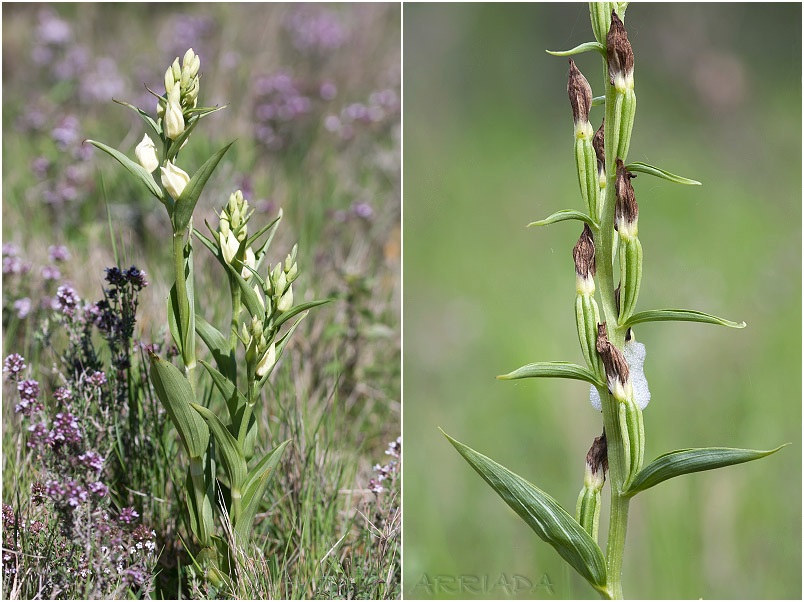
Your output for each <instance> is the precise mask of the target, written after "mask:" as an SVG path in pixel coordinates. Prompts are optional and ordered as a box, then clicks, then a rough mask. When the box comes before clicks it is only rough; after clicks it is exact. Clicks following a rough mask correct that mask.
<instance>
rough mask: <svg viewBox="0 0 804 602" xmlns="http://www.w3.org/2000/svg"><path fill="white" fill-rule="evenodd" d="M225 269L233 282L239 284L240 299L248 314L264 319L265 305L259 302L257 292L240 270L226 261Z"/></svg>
mask: <svg viewBox="0 0 804 602" xmlns="http://www.w3.org/2000/svg"><path fill="white" fill-rule="evenodd" d="M226 269H227V270H229V273H230V274H231V275H232V277H233V278H234V279H235V282H237V284H238V285H240V300H241V301H242V302H243V305H244V306H245V308H246V311H248V313H249V315H250V316H252V317H254V316H257V317H258V318H259V319H260V320H265V307H263V305H262V303H260V298H259V297H258V296H257V293H255V292H254V289H253V288H252V287H251V286H249V283H248V282H246V281H245V280H244V279H243V277H242V276H241V275H240V272H239V271H238V270H236V269H235V268H233V267H232V266H231V265H229V264H228V263H227V264H226Z"/></svg>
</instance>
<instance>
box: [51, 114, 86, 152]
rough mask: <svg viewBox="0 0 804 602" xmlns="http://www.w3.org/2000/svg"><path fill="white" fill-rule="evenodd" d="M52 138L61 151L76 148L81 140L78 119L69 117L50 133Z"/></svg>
mask: <svg viewBox="0 0 804 602" xmlns="http://www.w3.org/2000/svg"><path fill="white" fill-rule="evenodd" d="M50 137H51V138H52V139H53V141H54V142H55V143H56V145H57V146H58V147H59V148H60V149H61V150H65V149H67V148H69V147H71V146H74V145H75V144H76V143H77V142H78V141H79V140H80V139H81V134H80V130H79V123H78V119H77V118H76V117H75V116H74V115H67V116H66V117H64V118H63V119H62V120H61V121H59V123H58V124H57V125H56V127H54V128H53V129H52V130H51V131H50Z"/></svg>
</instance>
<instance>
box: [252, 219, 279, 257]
mask: <svg viewBox="0 0 804 602" xmlns="http://www.w3.org/2000/svg"><path fill="white" fill-rule="evenodd" d="M281 221H282V210H281V209H280V210H279V215H278V216H277V217H275V218H274V220H273V221H272V222H270V223H268V224H266V225H264V226H263V227H262V228H260V229H259V230H257V232H255V233H254V234H252V235H251V236H249V237H248V240H246V246H247V247H250V246H251V245H253V244H254V243H255V242H257V239H258V238H259V237H260V236H262V235H263V234H265V233H266V232H268V230H270V231H271V232H270V234H268V238H266V239H265V242H263V243H262V244H261V245H260V247H259V248H258V249H257V252H259V251H264V250H265V249H267V248H268V247H269V246H271V241H272V240H273V239H274V234H276V230H277V228H279V222H281Z"/></svg>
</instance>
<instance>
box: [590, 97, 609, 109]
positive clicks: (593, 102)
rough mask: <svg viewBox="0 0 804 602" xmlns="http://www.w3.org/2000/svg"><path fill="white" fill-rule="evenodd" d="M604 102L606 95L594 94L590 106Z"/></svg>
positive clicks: (596, 105)
mask: <svg viewBox="0 0 804 602" xmlns="http://www.w3.org/2000/svg"><path fill="white" fill-rule="evenodd" d="M604 104H606V97H605V96H595V97H594V98H593V99H592V106H593V107H599V106H600V105H604Z"/></svg>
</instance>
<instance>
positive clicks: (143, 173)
mask: <svg viewBox="0 0 804 602" xmlns="http://www.w3.org/2000/svg"><path fill="white" fill-rule="evenodd" d="M84 142H89V143H90V144H91V145H92V146H94V147H96V148H99V149H101V150H102V151H103V152H105V153H107V154H109V155H111V156H112V157H114V158H115V159H117V161H118V162H119V163H120V165H122V166H123V167H125V168H126V170H128V172H129V173H130V174H131V175H133V176H134V177H135V178H137V179H138V180H139V181H140V182H142V183H143V184H144V185H145V187H146V188H147V189H148V191H149V192H150V193H151V194H152V195H154V196H155V197H156V198H157V199H159V200H160V201H162V203H165V206H167V207H168V211H170V210H171V207H169V206H168V200H167V199H166V197H165V194H164V193H163V192H162V189H161V188H159V185H158V184H157V183H156V180H154V178H153V176H152V175H151V174H149V173H148V170H147V169H145V168H144V167H143V166H142V165H140V164H139V163H135V162H134V161H132V160H131V159H129V158H128V157H126V156H125V155H124V154H123V153H121V152H120V151H118V150H116V149H114V148H112V147H111V146H107V145H106V144H103V143H102V142H98V141H96V140H84Z"/></svg>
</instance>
